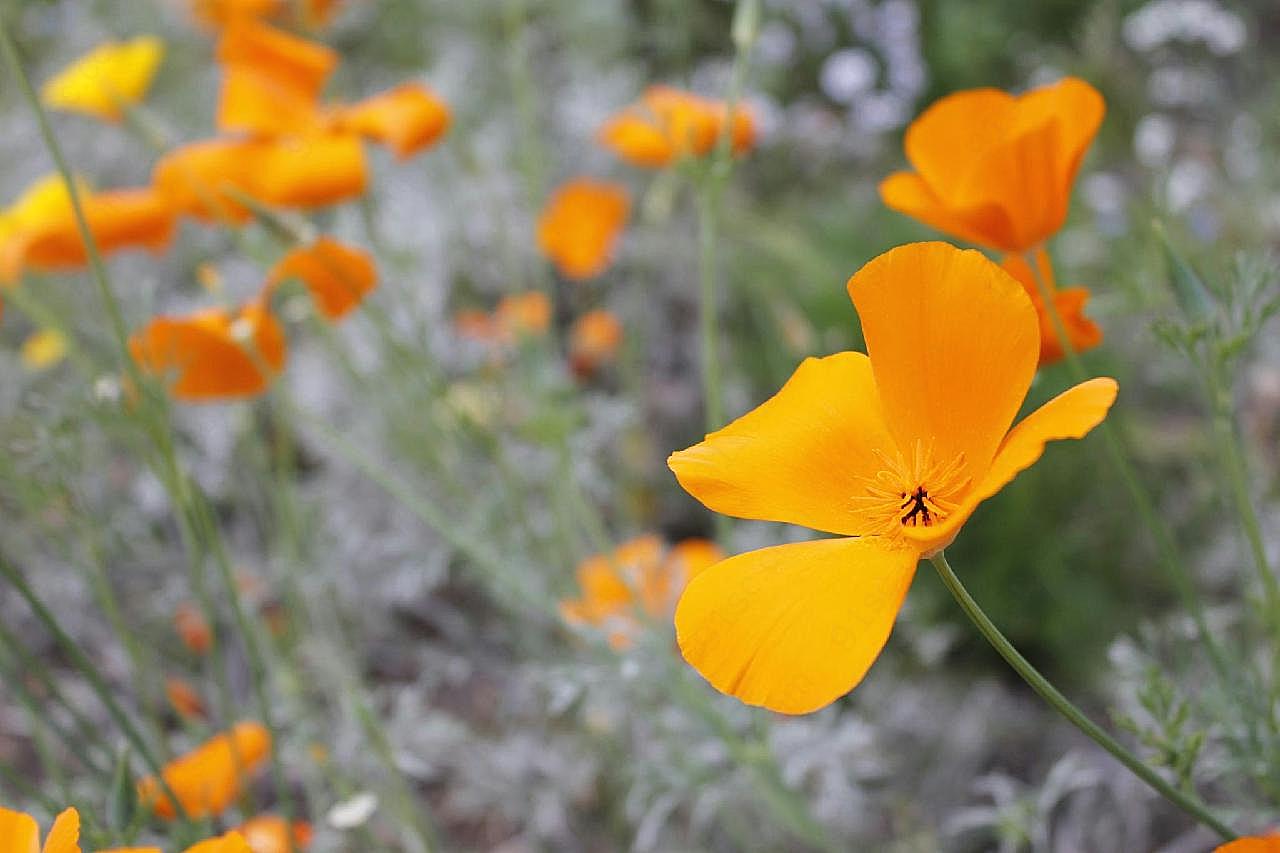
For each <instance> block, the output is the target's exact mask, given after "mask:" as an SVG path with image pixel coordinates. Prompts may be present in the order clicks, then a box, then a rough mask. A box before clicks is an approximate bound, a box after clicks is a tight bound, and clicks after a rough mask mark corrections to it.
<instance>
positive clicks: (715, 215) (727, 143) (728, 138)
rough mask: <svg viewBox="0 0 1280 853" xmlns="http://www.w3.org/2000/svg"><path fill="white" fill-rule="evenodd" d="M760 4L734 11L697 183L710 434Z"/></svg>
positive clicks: (716, 415) (717, 414) (718, 410)
mask: <svg viewBox="0 0 1280 853" xmlns="http://www.w3.org/2000/svg"><path fill="white" fill-rule="evenodd" d="M760 14H761V12H760V0H739V1H738V5H737V8H736V9H735V10H734V16H733V31H732V38H733V43H734V57H733V70H732V71H731V72H730V77H729V91H728V93H727V95H726V97H725V119H724V121H723V122H722V124H721V127H720V137H719V138H718V139H717V140H716V147H715V150H714V151H713V152H712V154H711V157H710V159H709V162H708V163H707V169H706V171H705V172H704V173H703V174H702V175H700V176H699V180H698V182H697V186H696V190H697V205H698V284H699V287H698V290H699V312H698V340H699V343H700V350H701V358H702V397H703V411H704V413H705V422H706V428H707V432H708V433H710V432H713V431H715V430H718V429H720V428H721V427H723V426H724V417H725V415H724V396H723V388H722V380H721V370H720V328H719V325H720V324H719V314H718V309H719V305H718V301H719V300H718V295H717V290H718V283H719V277H720V270H719V259H718V256H717V241H718V237H719V234H718V231H719V222H720V208H721V201H722V198H723V192H724V187H725V185H726V184H727V183H728V180H729V176H730V175H731V174H732V172H733V126H734V121H733V116H734V110H735V109H737V106H738V102H739V101H740V100H741V99H742V89H743V86H744V85H745V83H746V78H747V69H748V66H749V62H750V58H751V50H752V48H753V47H754V46H755V40H756V36H757V34H758V33H759V30H760V26H759V24H760ZM715 525H716V538H717V539H718V540H720V541H722V542H723V541H724V539H725V537H726V535H727V534H728V532H729V521H728V519H727V518H726V517H725V516H722V515H716V517H715Z"/></svg>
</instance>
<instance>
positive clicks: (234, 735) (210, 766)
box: [138, 722, 271, 820]
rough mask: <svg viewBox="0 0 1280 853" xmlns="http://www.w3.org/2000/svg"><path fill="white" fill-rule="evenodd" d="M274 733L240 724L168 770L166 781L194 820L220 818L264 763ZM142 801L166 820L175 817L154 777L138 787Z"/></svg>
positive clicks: (187, 755)
mask: <svg viewBox="0 0 1280 853" xmlns="http://www.w3.org/2000/svg"><path fill="white" fill-rule="evenodd" d="M270 750H271V735H270V733H268V732H267V730H266V729H265V728H264V727H262V726H261V725H259V724H258V723H248V722H246V723H236V725H235V726H234V727H232V729H231V732H230V734H229V735H228V734H226V733H223V734H220V735H218V736H216V737H214V738H212V739H210V740H208V741H206V742H205V743H203V744H202V745H200V746H199V747H197V748H196V749H195V750H193V751H191V752H189V753H187V754H186V755H183V756H180V757H179V758H176V759H174V760H173V761H171V762H169V763H168V764H166V765H165V767H164V772H163V776H164V781H165V782H166V783H167V784H168V786H169V787H170V788H171V789H172V790H173V793H174V794H175V795H176V796H177V798H178V801H179V802H180V803H182V807H183V808H184V809H185V810H186V812H187V814H188V815H189V816H191V817H193V818H197V819H199V818H203V817H213V816H216V815H219V814H221V813H222V812H223V811H224V810H225V809H226V808H227V806H229V805H231V804H232V803H233V802H235V800H236V798H237V797H239V796H240V792H241V791H242V790H243V789H244V783H245V781H246V780H247V778H248V776H249V775H250V774H251V773H253V771H254V770H255V769H256V768H257V767H259V766H260V765H261V764H262V763H263V761H265V760H266V758H267V754H268V753H269V752H270ZM138 798H139V799H140V800H141V801H142V802H143V803H144V804H145V805H146V806H148V807H149V808H151V809H153V810H154V811H155V813H156V814H157V815H159V816H160V817H162V818H165V819H167V820H171V819H173V818H174V817H176V812H175V810H174V808H173V803H172V802H170V800H169V798H168V796H167V795H166V793H165V791H164V788H163V787H162V786H161V785H160V783H159V782H158V781H157V780H156V778H155V777H154V776H148V777H147V778H145V779H143V780H141V781H140V782H139V783H138Z"/></svg>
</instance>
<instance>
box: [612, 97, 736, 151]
mask: <svg viewBox="0 0 1280 853" xmlns="http://www.w3.org/2000/svg"><path fill="white" fill-rule="evenodd" d="M727 114H728V107H727V105H726V104H724V103H723V102H720V101H713V100H708V99H707V98H702V97H699V96H697V95H694V94H692V93H690V92H684V91H681V90H679V89H675V88H673V87H671V86H650V87H649V88H648V89H647V90H645V93H644V95H643V96H642V97H641V99H640V102H639V103H638V104H633V105H632V106H630V107H627V108H626V109H625V110H623V111H622V112H620V113H618V114H617V115H615V116H614V117H613V118H611V119H609V121H607V122H606V123H605V125H604V126H603V127H602V128H601V129H600V133H599V140H600V143H601V144H602V145H604V146H605V147H606V148H608V149H610V150H611V151H613V152H614V153H615V154H617V155H618V156H619V157H621V158H622V159H623V160H625V161H626V162H628V163H630V164H632V165H633V166H640V167H643V168H650V169H657V168H662V167H664V166H669V165H671V164H672V163H673V162H675V161H677V160H680V159H682V158H684V157H701V156H704V155H706V154H708V153H710V152H711V150H712V149H714V148H715V146H716V143H717V141H718V140H719V138H720V133H721V130H722V128H723V127H724V123H725V120H726V116H727ZM755 138H756V126H755V120H754V119H753V118H752V116H751V113H750V112H749V111H748V110H746V109H745V108H743V107H736V108H735V109H734V111H733V117H732V119H731V127H730V128H729V141H730V148H731V150H732V151H733V153H735V154H742V153H745V152H746V151H748V150H750V149H751V146H752V145H754V144H755Z"/></svg>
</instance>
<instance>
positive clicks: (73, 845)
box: [43, 809, 80, 853]
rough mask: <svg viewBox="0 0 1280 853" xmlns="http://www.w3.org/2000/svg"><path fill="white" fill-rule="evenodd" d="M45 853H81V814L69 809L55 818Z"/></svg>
mask: <svg viewBox="0 0 1280 853" xmlns="http://www.w3.org/2000/svg"><path fill="white" fill-rule="evenodd" d="M43 853H80V813H79V812H77V811H76V810H75V809H67V810H66V811H64V812H63V813H62V814H60V815H58V816H57V817H56V818H54V821H53V827H52V828H50V830H49V837H48V838H46V839H45V840H44V851H43Z"/></svg>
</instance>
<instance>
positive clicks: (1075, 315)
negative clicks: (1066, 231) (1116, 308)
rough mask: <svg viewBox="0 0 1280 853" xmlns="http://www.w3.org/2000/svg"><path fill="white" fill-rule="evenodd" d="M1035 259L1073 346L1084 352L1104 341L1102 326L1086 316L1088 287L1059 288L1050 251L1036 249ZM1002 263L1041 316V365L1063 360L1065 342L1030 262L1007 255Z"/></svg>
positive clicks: (1077, 350)
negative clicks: (1060, 336)
mask: <svg viewBox="0 0 1280 853" xmlns="http://www.w3.org/2000/svg"><path fill="white" fill-rule="evenodd" d="M1035 259H1036V266H1038V267H1039V268H1040V277H1041V278H1040V280H1041V281H1043V282H1044V284H1045V286H1046V288H1047V289H1048V290H1049V292H1050V293H1051V294H1053V304H1054V307H1055V308H1056V309H1057V311H1058V316H1059V317H1060V318H1061V319H1062V324H1063V325H1064V326H1065V327H1066V330H1067V338H1068V339H1069V340H1070V343H1071V349H1072V350H1073V351H1075V352H1084V351H1085V350H1088V349H1093V348H1094V347H1096V346H1097V345H1098V344H1100V343H1102V329H1100V328H1098V324H1097V323H1095V322H1093V321H1092V320H1090V319H1089V318H1088V317H1086V316H1085V315H1084V306H1085V303H1087V302H1088V301H1089V289H1088V288H1087V287H1068V288H1065V289H1063V290H1058V288H1057V285H1056V284H1055V282H1054V280H1053V264H1052V263H1050V262H1049V255H1048V253H1047V252H1045V251H1044V249H1037V250H1036V252H1035ZM1000 266H1001V267H1003V268H1004V270H1005V272H1007V273H1009V275H1011V276H1013V277H1014V278H1016V279H1017V280H1018V281H1019V282H1020V283H1021V284H1022V286H1023V287H1024V288H1026V291H1027V295H1028V296H1030V297H1031V304H1032V305H1034V306H1035V307H1036V314H1037V315H1038V316H1039V318H1040V365H1041V366H1042V367H1043V366H1044V365H1047V364H1053V363H1055V362H1058V361H1061V360H1062V358H1063V357H1064V356H1065V355H1066V353H1065V352H1064V351H1063V348H1062V342H1061V341H1060V340H1058V333H1057V331H1056V330H1055V329H1054V328H1053V320H1052V318H1051V317H1050V316H1049V312H1048V311H1046V310H1045V306H1044V300H1042V299H1041V298H1040V288H1038V287H1037V286H1036V279H1035V273H1033V272H1032V271H1031V265H1030V264H1029V263H1027V260H1026V258H1025V257H1024V256H1023V255H1006V256H1005V258H1004V260H1003V261H1001V262H1000Z"/></svg>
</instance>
